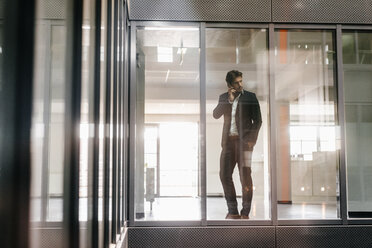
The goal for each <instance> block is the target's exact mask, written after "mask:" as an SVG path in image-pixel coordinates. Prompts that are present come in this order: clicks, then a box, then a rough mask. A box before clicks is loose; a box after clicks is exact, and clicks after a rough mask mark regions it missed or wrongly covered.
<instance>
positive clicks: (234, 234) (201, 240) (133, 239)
mask: <svg viewBox="0 0 372 248" xmlns="http://www.w3.org/2000/svg"><path fill="white" fill-rule="evenodd" d="M128 237H129V247H131V248H139V247H141V248H145V247H149V248H150V247H151V248H167V247H172V248H181V247H182V248H184V247H200V248H205V247H211V248H216V247H229V248H236V247H241V248H249V247H275V227H206V228H198V227H197V228H129V236H128Z"/></svg>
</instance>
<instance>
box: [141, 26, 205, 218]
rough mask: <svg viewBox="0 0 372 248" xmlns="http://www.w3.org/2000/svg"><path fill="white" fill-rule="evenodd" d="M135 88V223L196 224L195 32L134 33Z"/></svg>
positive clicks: (186, 29) (151, 30)
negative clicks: (135, 53)
mask: <svg viewBox="0 0 372 248" xmlns="http://www.w3.org/2000/svg"><path fill="white" fill-rule="evenodd" d="M136 83H137V105H136V108H137V123H136V125H137V126H136V128H137V147H136V151H137V157H136V158H137V162H136V180H135V181H136V185H135V187H136V188H135V213H136V219H137V220H199V219H200V218H201V213H200V209H201V205H200V195H199V191H200V189H199V183H198V182H199V120H200V117H199V113H200V112H199V109H200V100H199V95H200V84H199V29H198V28H194V27H162V28H160V27H146V28H143V29H139V30H137V82H136ZM156 139H158V140H157V141H155V140H156ZM150 155H151V156H152V157H151V156H150ZM145 159H146V162H145ZM155 187H156V188H157V189H156V190H155Z"/></svg>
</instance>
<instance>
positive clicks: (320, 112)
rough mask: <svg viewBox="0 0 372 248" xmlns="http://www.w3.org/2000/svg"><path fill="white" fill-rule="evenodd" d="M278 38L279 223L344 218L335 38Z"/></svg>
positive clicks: (301, 34)
mask: <svg viewBox="0 0 372 248" xmlns="http://www.w3.org/2000/svg"><path fill="white" fill-rule="evenodd" d="M275 34H276V36H275V38H276V40H275V100H276V101H275V107H274V108H275V116H276V117H275V118H276V125H277V130H276V139H277V148H276V149H277V153H276V156H277V169H276V171H277V197H278V203H279V204H278V218H279V219H332V218H338V217H339V212H338V206H339V205H338V202H337V199H338V196H339V189H338V187H339V186H338V152H337V149H338V148H337V147H336V124H337V118H336V103H337V98H336V85H335V77H334V72H335V63H334V54H335V52H334V50H335V48H334V43H333V33H332V32H331V31H297V30H296V31H289V30H276V31H275Z"/></svg>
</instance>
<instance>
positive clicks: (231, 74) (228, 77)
mask: <svg viewBox="0 0 372 248" xmlns="http://www.w3.org/2000/svg"><path fill="white" fill-rule="evenodd" d="M242 76H243V73H241V72H240V71H236V70H232V71H229V72H228V73H227V74H226V83H227V84H228V85H231V84H232V83H233V82H234V80H235V78H237V77H242Z"/></svg>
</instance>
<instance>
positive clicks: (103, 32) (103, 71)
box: [98, 1, 107, 248]
mask: <svg viewBox="0 0 372 248" xmlns="http://www.w3.org/2000/svg"><path fill="white" fill-rule="evenodd" d="M106 13H107V3H106V1H102V2H101V38H100V39H101V49H100V62H101V63H100V99H99V101H100V102H99V158H98V161H99V162H98V240H99V242H98V247H100V248H101V247H103V245H104V242H101V241H102V240H103V238H104V230H103V229H104V221H103V214H104V212H103V211H104V204H103V203H104V202H103V199H104V165H105V139H104V138H105V134H104V132H105V129H104V126H105V114H106V111H105V110H106V104H105V103H106V80H105V79H106V61H107V58H106V57H107V55H106V49H105V47H106V35H107V33H106V30H107V17H106Z"/></svg>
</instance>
